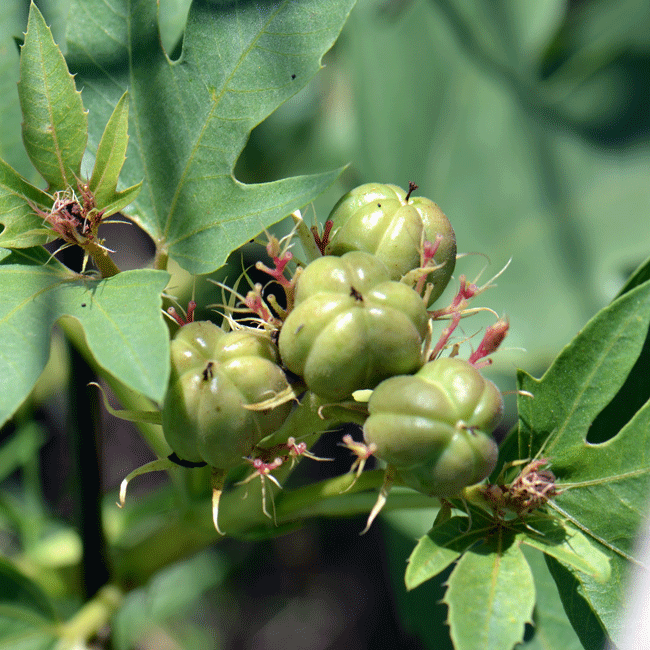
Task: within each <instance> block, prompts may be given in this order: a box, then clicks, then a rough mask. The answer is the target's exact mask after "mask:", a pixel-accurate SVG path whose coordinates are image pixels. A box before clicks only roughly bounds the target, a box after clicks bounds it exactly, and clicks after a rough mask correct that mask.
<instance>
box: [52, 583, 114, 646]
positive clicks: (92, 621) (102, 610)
mask: <svg viewBox="0 0 650 650" xmlns="http://www.w3.org/2000/svg"><path fill="white" fill-rule="evenodd" d="M122 600H123V595H122V592H121V591H120V589H118V588H117V587H115V586H113V585H106V586H105V587H102V588H101V589H100V590H99V591H98V592H97V594H96V595H95V597H94V598H93V599H92V600H90V601H89V602H87V603H86V604H85V605H84V606H83V607H82V608H81V609H80V610H79V611H78V612H77V613H76V614H75V615H74V616H73V617H72V618H71V619H70V620H69V621H67V622H66V623H64V624H63V625H61V626H60V627H59V629H58V630H57V632H58V636H59V638H60V641H59V644H58V645H57V646H56V647H57V649H58V650H68V649H70V650H71V649H72V648H81V647H84V648H85V647H86V645H87V642H88V641H89V640H90V639H92V638H93V637H94V636H95V635H96V634H97V633H98V632H99V631H100V630H101V629H102V628H103V627H105V626H106V625H107V624H108V623H109V621H110V620H111V617H112V616H113V614H114V613H115V612H116V611H117V610H118V609H119V608H120V606H121V605H122Z"/></svg>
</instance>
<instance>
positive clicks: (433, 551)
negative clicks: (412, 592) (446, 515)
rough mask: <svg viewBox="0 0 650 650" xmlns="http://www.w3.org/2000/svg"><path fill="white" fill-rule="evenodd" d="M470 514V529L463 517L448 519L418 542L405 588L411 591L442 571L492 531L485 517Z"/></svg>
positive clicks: (477, 513) (408, 567)
mask: <svg viewBox="0 0 650 650" xmlns="http://www.w3.org/2000/svg"><path fill="white" fill-rule="evenodd" d="M472 514H473V517H472V525H471V528H470V525H469V519H468V518H467V517H452V518H451V519H448V520H446V521H444V522H442V523H441V524H438V525H435V526H434V527H433V528H432V529H431V530H430V531H429V532H428V533H427V534H426V535H425V536H424V537H421V538H420V539H419V540H418V543H417V544H416V546H415V548H414V549H413V552H412V553H411V556H410V557H409V560H408V566H407V567H406V575H405V581H406V588H407V589H415V587H417V586H418V585H421V584H422V583H423V582H425V581H426V580H429V579H430V578H433V577H434V576H436V575H438V574H439V573H441V572H442V571H444V570H445V569H446V568H447V567H448V566H449V565H450V564H451V563H452V562H455V561H456V560H457V559H458V558H459V557H460V555H461V554H462V553H464V552H465V551H466V550H467V549H469V548H471V547H472V546H473V545H474V544H476V543H477V542H478V541H479V540H481V539H482V538H483V537H485V536H486V534H487V533H488V531H490V530H491V529H493V527H494V524H493V521H492V520H491V519H489V518H488V517H487V516H486V515H484V514H482V513H481V512H480V511H478V510H477V511H476V513H475V514H476V516H474V512H473V513H472Z"/></svg>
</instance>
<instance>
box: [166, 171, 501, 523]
mask: <svg viewBox="0 0 650 650" xmlns="http://www.w3.org/2000/svg"><path fill="white" fill-rule="evenodd" d="M413 189H415V187H414V186H411V188H410V190H409V192H408V194H407V193H405V192H404V191H403V190H402V189H400V188H399V187H396V186H393V185H380V184H366V185H362V186H360V187H358V188H356V189H355V190H353V191H351V192H349V193H348V194H346V195H345V196H344V197H343V198H342V199H341V200H340V201H339V202H338V203H337V204H336V206H335V207H334V209H333V211H332V213H331V215H330V220H331V223H328V234H329V230H330V229H331V232H332V237H331V239H329V236H327V237H324V239H326V240H327V241H322V240H321V239H320V238H319V236H318V235H316V238H317V243H318V244H319V247H320V249H321V251H322V252H323V253H324V254H323V255H322V256H321V257H319V258H318V259H315V260H314V261H312V262H310V263H309V264H307V265H306V266H305V267H304V268H301V267H299V268H298V270H297V271H298V272H296V273H295V275H294V277H293V278H291V280H288V279H287V278H285V277H284V276H283V275H282V276H281V277H282V280H283V282H282V283H281V284H284V285H285V286H286V287H287V291H288V292H289V293H290V295H288V296H287V298H288V299H287V304H288V308H287V309H286V310H284V309H282V308H279V309H277V310H276V311H277V312H278V314H279V315H278V316H273V318H268V317H265V316H264V314H268V313H269V310H267V309H265V311H264V312H262V311H261V310H259V312H258V313H259V314H260V315H262V317H263V318H262V320H266V321H267V322H266V323H265V325H268V324H269V323H270V322H272V323H273V326H268V327H265V328H258V329H254V328H252V327H243V326H240V327H237V328H236V329H234V330H233V331H229V332H225V331H224V330H222V329H221V328H219V327H218V326H217V325H215V324H213V323H212V322H208V321H199V322H190V323H187V324H184V325H183V326H182V327H181V328H180V329H179V331H178V333H177V334H176V336H175V338H174V340H173V341H172V347H171V350H172V352H171V355H172V378H171V383H170V386H169V390H168V392H167V396H166V399H165V402H164V406H163V414H162V415H163V430H164V434H165V437H166V439H167V441H168V443H169V445H170V446H171V448H172V449H173V450H174V452H175V454H176V457H177V458H178V459H181V460H182V461H184V462H189V463H201V462H204V463H207V464H208V465H210V466H211V467H212V468H213V476H215V477H216V478H215V479H214V489H215V494H220V492H221V489H222V487H223V479H224V477H225V474H226V473H227V472H228V471H229V470H230V469H232V468H234V467H236V466H238V465H240V464H241V463H242V462H243V459H244V458H245V457H254V456H255V454H256V448H257V447H256V446H257V445H258V443H260V441H261V440H262V439H263V438H264V437H265V436H268V435H269V434H272V433H273V432H275V431H276V430H277V429H278V428H279V427H280V426H281V425H282V423H283V422H284V421H285V419H286V418H287V417H288V416H289V414H290V412H291V410H292V408H293V401H294V400H293V399H291V398H295V397H296V395H299V393H300V390H305V389H306V390H309V391H311V392H312V393H313V394H315V395H317V396H318V397H319V398H321V399H322V400H325V401H327V402H332V403H339V404H340V403H345V402H346V400H347V401H349V400H352V395H353V393H355V392H356V391H359V390H362V389H371V390H372V394H371V396H370V398H369V401H368V403H367V418H366V420H365V424H364V426H363V435H364V440H365V443H366V444H365V445H362V447H363V448H364V449H365V450H366V452H367V453H368V454H370V453H372V454H374V456H376V457H377V458H379V459H380V460H382V461H384V462H385V463H386V464H387V468H388V469H387V476H390V480H391V481H393V480H398V481H400V482H401V483H403V484H405V485H407V486H410V487H411V488H413V489H415V490H418V491H420V492H422V493H424V494H427V495H430V496H439V497H440V496H442V497H444V496H453V495H456V494H458V493H459V491H460V490H462V489H463V488H464V487H466V486H469V485H473V484H475V483H477V482H479V481H481V480H483V479H484V478H485V477H487V476H488V475H489V474H490V472H491V471H492V470H493V469H494V466H495V464H496V459H497V447H496V444H495V442H494V440H493V439H492V437H491V436H490V433H491V432H492V430H493V429H494V427H495V426H496V425H497V423H498V422H499V420H500V418H501V413H502V399H501V394H500V392H499V390H498V389H497V388H496V386H495V385H494V384H493V383H492V382H490V381H488V380H486V379H485V378H484V377H483V376H482V375H481V373H480V371H479V370H478V369H477V367H476V366H475V365H474V364H473V363H471V362H470V361H471V360H470V361H467V360H464V359H460V358H458V357H457V356H456V357H451V356H447V357H441V356H439V349H438V348H439V346H436V348H434V349H433V352H432V347H431V333H432V324H431V313H432V312H431V311H430V308H431V305H432V304H433V302H434V301H435V300H436V299H437V298H438V297H439V296H440V295H441V294H442V292H443V291H444V289H445V287H446V285H447V283H448V282H449V280H450V278H451V275H452V273H453V271H454V267H455V262H456V240H455V235H454V231H453V229H452V227H451V225H450V223H449V221H448V219H447V217H446V216H445V215H444V214H443V213H442V211H441V210H440V208H439V207H438V206H437V205H436V204H435V203H433V202H432V201H430V200H428V199H426V198H420V197H411V196H410V194H411V192H412V190H413ZM288 259H290V255H286V256H284V257H283V258H278V257H276V259H275V261H276V271H275V277H276V278H279V277H280V275H279V273H284V269H285V266H286V263H287V261H288ZM262 267H263V265H262ZM263 268H265V267H263ZM278 269H279V272H278ZM271 273H273V272H271ZM258 298H259V296H258ZM247 304H251V305H252V304H254V301H251V302H250V303H248V302H247ZM257 304H258V305H261V301H260V300H258V302H257ZM455 313H456V312H454V314H455ZM276 343H277V345H276ZM287 371H288V372H287ZM289 378H291V379H289ZM297 387H298V388H297ZM287 395H288V396H290V397H289V399H287V400H284V399H280V398H279V397H278V396H287ZM251 405H253V406H254V405H258V407H259V408H251ZM358 447H359V445H356V446H355V447H354V448H357V449H358ZM351 448H353V447H352V446H351ZM217 505H218V500H217V502H216V503H215V509H216V507H217ZM215 525H217V520H216V514H215Z"/></svg>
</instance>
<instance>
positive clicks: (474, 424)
mask: <svg viewBox="0 0 650 650" xmlns="http://www.w3.org/2000/svg"><path fill="white" fill-rule="evenodd" d="M368 410H369V413H370V416H369V417H368V419H367V420H366V422H365V424H364V428H363V432H364V439H365V441H366V443H367V444H371V443H373V444H374V445H376V451H375V452H374V454H375V456H377V457H378V458H380V459H382V460H384V461H385V462H386V463H388V464H389V465H392V466H393V467H394V468H395V469H396V471H397V474H398V475H399V477H400V478H401V480H402V481H403V482H404V483H405V484H406V485H408V486H409V487H412V488H413V489H415V490H418V491H419V492H422V493H424V494H428V495H429V496H453V495H456V494H458V493H459V492H460V491H461V490H462V489H463V488H464V487H467V486H469V485H473V484H475V483H478V482H479V481H481V480H483V479H484V478H486V477H487V476H488V475H489V474H490V473H491V472H492V470H493V469H494V467H495V465H496V461H497V454H498V450H497V445H496V443H495V442H494V440H493V438H492V437H491V436H490V435H489V434H490V433H491V432H492V431H493V430H494V428H495V427H496V425H497V424H498V423H499V421H500V419H501V416H502V413H503V400H502V397H501V393H500V392H499V389H498V388H497V387H496V386H495V385H494V384H493V383H492V382H491V381H489V380H487V379H485V378H484V377H483V376H482V375H481V373H480V372H479V371H478V370H477V369H476V368H475V367H474V366H472V365H471V364H470V363H469V362H468V361H465V360H464V359H459V358H449V357H447V358H440V359H436V360H434V361H430V362H429V363H427V364H425V365H424V366H423V367H422V368H421V369H420V370H419V371H418V372H417V373H416V374H415V375H411V376H396V377H391V378H389V379H387V380H385V381H384V382H382V383H381V384H379V386H377V388H375V390H374V391H373V393H372V395H371V397H370V401H369V403H368Z"/></svg>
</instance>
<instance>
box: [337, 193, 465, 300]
mask: <svg viewBox="0 0 650 650" xmlns="http://www.w3.org/2000/svg"><path fill="white" fill-rule="evenodd" d="M329 219H331V220H332V221H333V222H334V227H333V232H334V235H333V237H332V240H331V242H330V244H329V246H328V247H327V250H326V252H327V253H328V254H330V255H343V254H344V253H347V252H349V251H354V250H359V251H365V252H367V253H372V254H373V255H376V256H377V257H378V258H379V259H380V260H381V261H382V262H383V263H384V264H385V265H386V268H387V269H388V272H389V273H390V279H391V280H399V279H400V278H401V277H402V276H404V275H405V274H406V273H408V272H409V271H411V270H412V269H415V268H417V267H419V266H420V253H421V250H422V245H423V241H424V240H427V241H430V242H432V243H433V242H435V241H436V237H437V236H438V235H440V236H441V237H442V239H441V241H440V243H439V245H438V249H437V251H436V254H435V255H434V258H433V260H434V262H435V264H442V265H443V266H442V267H441V268H440V269H438V270H436V271H433V272H432V273H431V274H430V275H428V276H427V281H428V282H431V283H432V284H433V292H432V294H431V301H433V300H435V299H436V298H438V297H439V296H440V294H441V293H442V292H443V291H444V289H445V287H446V286H447V283H448V282H449V279H450V278H451V274H452V273H453V272H454V267H455V265H456V235H455V234H454V229H453V228H452V227H451V224H450V223H449V220H448V219H447V217H446V216H445V215H444V213H443V212H442V210H441V209H440V208H439V207H438V206H437V205H436V204H435V203H434V202H433V201H431V200H429V199H427V198H424V197H419V196H415V197H408V198H407V194H406V192H405V191H404V190H403V189H402V188H400V187H397V186H396V185H385V184H381V183H366V184H365V185H360V186H359V187H357V188H355V189H353V190H352V191H350V192H348V193H347V194H345V195H344V196H343V197H342V198H341V199H340V200H339V201H338V203H337V204H336V205H335V206H334V209H333V210H332V212H331V213H330V216H329Z"/></svg>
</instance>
